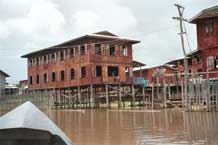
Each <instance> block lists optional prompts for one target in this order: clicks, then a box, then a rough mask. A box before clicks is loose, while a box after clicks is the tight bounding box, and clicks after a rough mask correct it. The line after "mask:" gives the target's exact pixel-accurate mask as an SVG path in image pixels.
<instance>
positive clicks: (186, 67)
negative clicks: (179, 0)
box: [173, 4, 188, 108]
mask: <svg viewBox="0 0 218 145" xmlns="http://www.w3.org/2000/svg"><path fill="white" fill-rule="evenodd" d="M175 6H176V7H177V9H178V12H179V17H173V19H175V20H178V21H179V23H180V33H179V35H180V37H181V42H182V50H183V54H184V67H185V82H184V87H185V89H184V97H185V100H186V101H185V108H186V107H187V97H188V95H187V94H188V60H187V55H186V51H185V44H184V37H183V35H184V34H186V32H184V30H183V22H187V20H186V19H185V18H184V17H183V12H184V10H185V8H184V7H183V6H181V5H179V4H175Z"/></svg>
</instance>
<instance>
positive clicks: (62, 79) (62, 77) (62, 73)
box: [60, 70, 65, 81]
mask: <svg viewBox="0 0 218 145" xmlns="http://www.w3.org/2000/svg"><path fill="white" fill-rule="evenodd" d="M60 75H61V81H64V79H65V78H64V71H63V70H62V71H61V74H60Z"/></svg>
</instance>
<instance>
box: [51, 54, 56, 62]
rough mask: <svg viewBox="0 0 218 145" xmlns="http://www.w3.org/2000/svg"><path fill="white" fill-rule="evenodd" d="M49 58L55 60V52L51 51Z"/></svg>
mask: <svg viewBox="0 0 218 145" xmlns="http://www.w3.org/2000/svg"><path fill="white" fill-rule="evenodd" d="M51 60H52V61H53V62H54V61H55V53H52V55H51Z"/></svg>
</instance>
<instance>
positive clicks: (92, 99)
mask: <svg viewBox="0 0 218 145" xmlns="http://www.w3.org/2000/svg"><path fill="white" fill-rule="evenodd" d="M90 95H91V96H90V105H91V108H94V105H95V104H94V103H95V102H94V97H93V85H92V84H91V86H90Z"/></svg>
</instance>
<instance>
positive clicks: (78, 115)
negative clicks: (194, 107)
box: [45, 109, 218, 145]
mask: <svg viewBox="0 0 218 145" xmlns="http://www.w3.org/2000/svg"><path fill="white" fill-rule="evenodd" d="M45 112H46V114H47V115H48V116H49V117H50V118H51V119H52V120H53V121H54V122H55V123H56V124H57V125H58V126H59V127H60V128H61V129H62V130H63V131H64V132H65V133H66V134H67V135H68V136H69V137H70V138H71V139H72V141H73V142H74V143H75V144H76V145H180V144H181V145H186V144H187V145H189V144H195V145H201V144H202V145H203V144H208V145H217V144H218V113H211V112H182V111H178V110H174V111H172V110H168V111H160V112H158V111H155V112H149V111H147V112H146V111H140V110H135V111H132V110H121V111H118V110H106V109H105V110H104V109H99V110H82V111H81V110H72V111H68V110H61V111H60V110H59V111H55V110H49V111H45Z"/></svg>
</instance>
